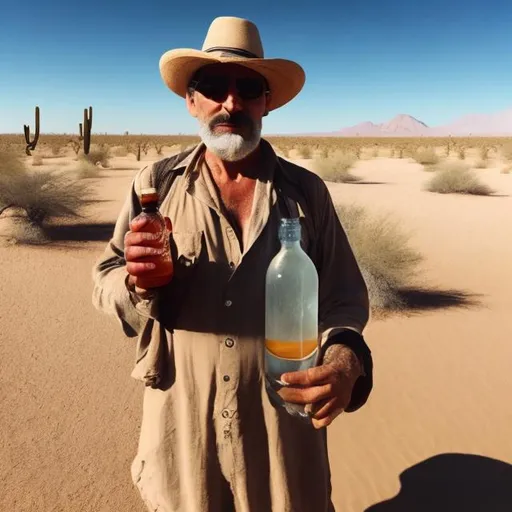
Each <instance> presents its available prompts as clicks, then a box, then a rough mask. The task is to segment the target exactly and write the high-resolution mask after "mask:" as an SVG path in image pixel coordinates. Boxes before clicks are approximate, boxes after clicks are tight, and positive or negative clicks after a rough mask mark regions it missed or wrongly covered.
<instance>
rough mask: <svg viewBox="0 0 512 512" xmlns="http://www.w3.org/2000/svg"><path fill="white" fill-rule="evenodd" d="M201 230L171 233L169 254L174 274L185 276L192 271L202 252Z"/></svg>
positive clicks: (179, 276)
mask: <svg viewBox="0 0 512 512" xmlns="http://www.w3.org/2000/svg"><path fill="white" fill-rule="evenodd" d="M203 247H204V244H203V232H202V231H190V232H183V231H182V232H177V233H175V232H173V233H172V234H171V255H172V260H173V265H174V276H175V277H176V278H177V279H182V278H186V277H187V276H191V275H192V274H193V273H194V270H195V269H196V267H197V266H198V263H199V260H200V257H201V253H202V252H203Z"/></svg>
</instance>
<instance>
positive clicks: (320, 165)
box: [313, 152, 361, 183]
mask: <svg viewBox="0 0 512 512" xmlns="http://www.w3.org/2000/svg"><path fill="white" fill-rule="evenodd" d="M355 162H356V158H355V157H354V156H352V155H347V154H342V153H339V152H338V153H335V154H334V155H332V156H331V157H329V158H318V159H315V160H314V164H313V165H314V169H315V170H316V172H317V174H318V175H319V176H320V177H321V178H322V179H323V180H324V181H333V182H335V183H354V182H356V181H361V178H360V177H358V176H354V175H353V174H352V173H351V172H350V169H351V168H352V167H353V166H354V164H355Z"/></svg>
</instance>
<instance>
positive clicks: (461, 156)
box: [457, 146, 466, 160]
mask: <svg viewBox="0 0 512 512" xmlns="http://www.w3.org/2000/svg"><path fill="white" fill-rule="evenodd" d="M457 154H458V156H459V159H460V160H466V148H465V147H464V146H459V147H458V148H457Z"/></svg>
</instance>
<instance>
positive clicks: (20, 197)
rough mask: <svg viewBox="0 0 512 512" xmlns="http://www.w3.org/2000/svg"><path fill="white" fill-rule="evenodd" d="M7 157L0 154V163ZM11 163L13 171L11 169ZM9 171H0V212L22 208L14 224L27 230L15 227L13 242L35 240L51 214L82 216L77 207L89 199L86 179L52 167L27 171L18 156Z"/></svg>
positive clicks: (83, 204)
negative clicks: (51, 169)
mask: <svg viewBox="0 0 512 512" xmlns="http://www.w3.org/2000/svg"><path fill="white" fill-rule="evenodd" d="M9 160H10V157H7V158H5V155H4V154H0V166H3V165H4V164H5V162H6V161H9ZM13 167H15V168H16V172H12V169H13ZM9 168H10V172H9V173H1V174H0V205H2V208H1V209H0V214H2V213H5V212H8V211H10V210H11V209H14V210H20V211H22V212H24V217H23V218H21V219H18V221H17V224H18V225H19V224H24V225H25V227H26V230H25V231H23V230H17V236H18V239H17V240H15V241H14V242H29V241H30V242H31V243H36V242H37V241H38V236H40V237H41V238H40V240H39V241H40V242H44V241H46V240H44V234H43V232H42V231H41V229H42V227H43V224H44V222H45V221H46V220H47V219H50V218H54V217H63V218H71V217H81V215H80V213H79V212H80V210H81V209H82V207H83V206H85V204H86V203H87V202H88V201H89V200H90V198H91V194H92V189H91V188H90V185H88V184H87V183H85V182H82V181H79V180H76V179H73V178H72V177H70V175H69V173H65V172H55V171H40V170H39V171H30V170H28V169H26V168H25V166H24V165H23V163H22V162H21V160H19V161H18V162H16V163H15V165H14V166H12V165H9Z"/></svg>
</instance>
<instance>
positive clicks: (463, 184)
mask: <svg viewBox="0 0 512 512" xmlns="http://www.w3.org/2000/svg"><path fill="white" fill-rule="evenodd" d="M426 190H428V191H429V192H436V193H438V194H473V195H481V196H486V195H490V194H492V193H493V190H491V188H490V187H488V186H487V185H486V184H485V183H482V182H481V181H480V180H479V178H478V176H476V175H475V174H474V172H472V171H471V169H470V168H469V166H460V165H459V167H458V168H457V167H456V166H454V165H449V166H448V165H447V166H445V167H444V168H442V169H438V171H437V172H436V174H435V175H434V176H433V177H432V179H431V180H430V181H429V182H428V183H427V184H426Z"/></svg>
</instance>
